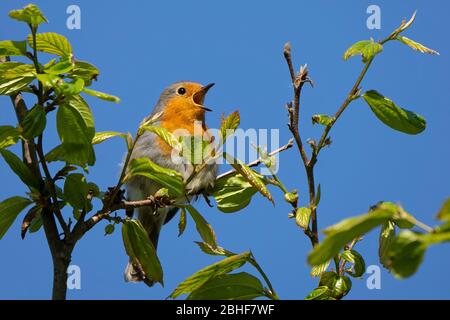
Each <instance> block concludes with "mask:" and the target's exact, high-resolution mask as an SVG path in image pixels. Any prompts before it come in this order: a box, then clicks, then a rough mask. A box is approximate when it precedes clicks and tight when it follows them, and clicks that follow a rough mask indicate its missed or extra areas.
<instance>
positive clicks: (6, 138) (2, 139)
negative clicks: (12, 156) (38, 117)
mask: <svg viewBox="0 0 450 320" xmlns="http://www.w3.org/2000/svg"><path fill="white" fill-rule="evenodd" d="M19 137H20V134H19V131H18V130H17V128H15V127H12V126H0V149H3V148H7V147H9V146H12V145H14V144H16V143H17V141H18V140H19Z"/></svg>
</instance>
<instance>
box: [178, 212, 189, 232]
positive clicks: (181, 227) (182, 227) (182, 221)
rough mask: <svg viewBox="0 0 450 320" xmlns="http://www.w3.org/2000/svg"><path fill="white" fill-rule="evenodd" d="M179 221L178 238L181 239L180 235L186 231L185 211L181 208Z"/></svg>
mask: <svg viewBox="0 0 450 320" xmlns="http://www.w3.org/2000/svg"><path fill="white" fill-rule="evenodd" d="M180 211H181V212H180V221H179V222H178V236H179V237H181V235H182V234H183V233H184V230H186V223H187V219H186V209H184V208H181V210H180Z"/></svg>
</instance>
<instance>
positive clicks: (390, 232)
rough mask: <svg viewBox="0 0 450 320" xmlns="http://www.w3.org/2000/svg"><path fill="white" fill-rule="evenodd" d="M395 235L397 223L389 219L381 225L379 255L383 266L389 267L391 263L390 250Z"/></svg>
mask: <svg viewBox="0 0 450 320" xmlns="http://www.w3.org/2000/svg"><path fill="white" fill-rule="evenodd" d="M394 237H395V224H394V222H392V221H388V222H386V223H384V224H383V225H382V226H381V231H380V238H379V239H380V240H379V247H378V256H379V258H380V263H381V265H382V266H383V267H385V268H388V264H389V256H388V254H389V250H390V247H391V244H392V241H394Z"/></svg>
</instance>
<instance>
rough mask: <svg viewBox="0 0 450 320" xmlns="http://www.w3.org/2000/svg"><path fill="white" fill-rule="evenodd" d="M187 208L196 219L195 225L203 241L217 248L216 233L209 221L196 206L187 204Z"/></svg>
mask: <svg viewBox="0 0 450 320" xmlns="http://www.w3.org/2000/svg"><path fill="white" fill-rule="evenodd" d="M186 209H187V211H188V212H189V214H190V215H191V217H192V219H193V220H194V222H195V227H196V229H197V231H198V233H199V235H200V237H201V238H202V239H203V241H205V242H206V243H207V244H209V245H210V246H212V247H213V248H217V239H216V234H215V232H214V230H213V228H212V227H211V225H210V224H209V223H208V221H206V220H205V218H203V216H202V215H201V214H200V213H199V212H198V211H197V210H196V209H195V208H194V207H192V206H187V207H186Z"/></svg>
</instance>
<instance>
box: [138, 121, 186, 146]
mask: <svg viewBox="0 0 450 320" xmlns="http://www.w3.org/2000/svg"><path fill="white" fill-rule="evenodd" d="M141 129H142V130H145V131H148V132H152V133H154V134H156V135H157V136H158V137H160V138H161V139H162V140H163V141H164V142H165V143H167V144H168V145H169V146H170V147H172V148H173V149H175V150H181V143H180V142H179V141H178V139H177V138H176V137H175V136H174V135H173V134H172V132H170V131H169V130H167V129H166V128H163V127H158V126H142V127H141Z"/></svg>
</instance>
